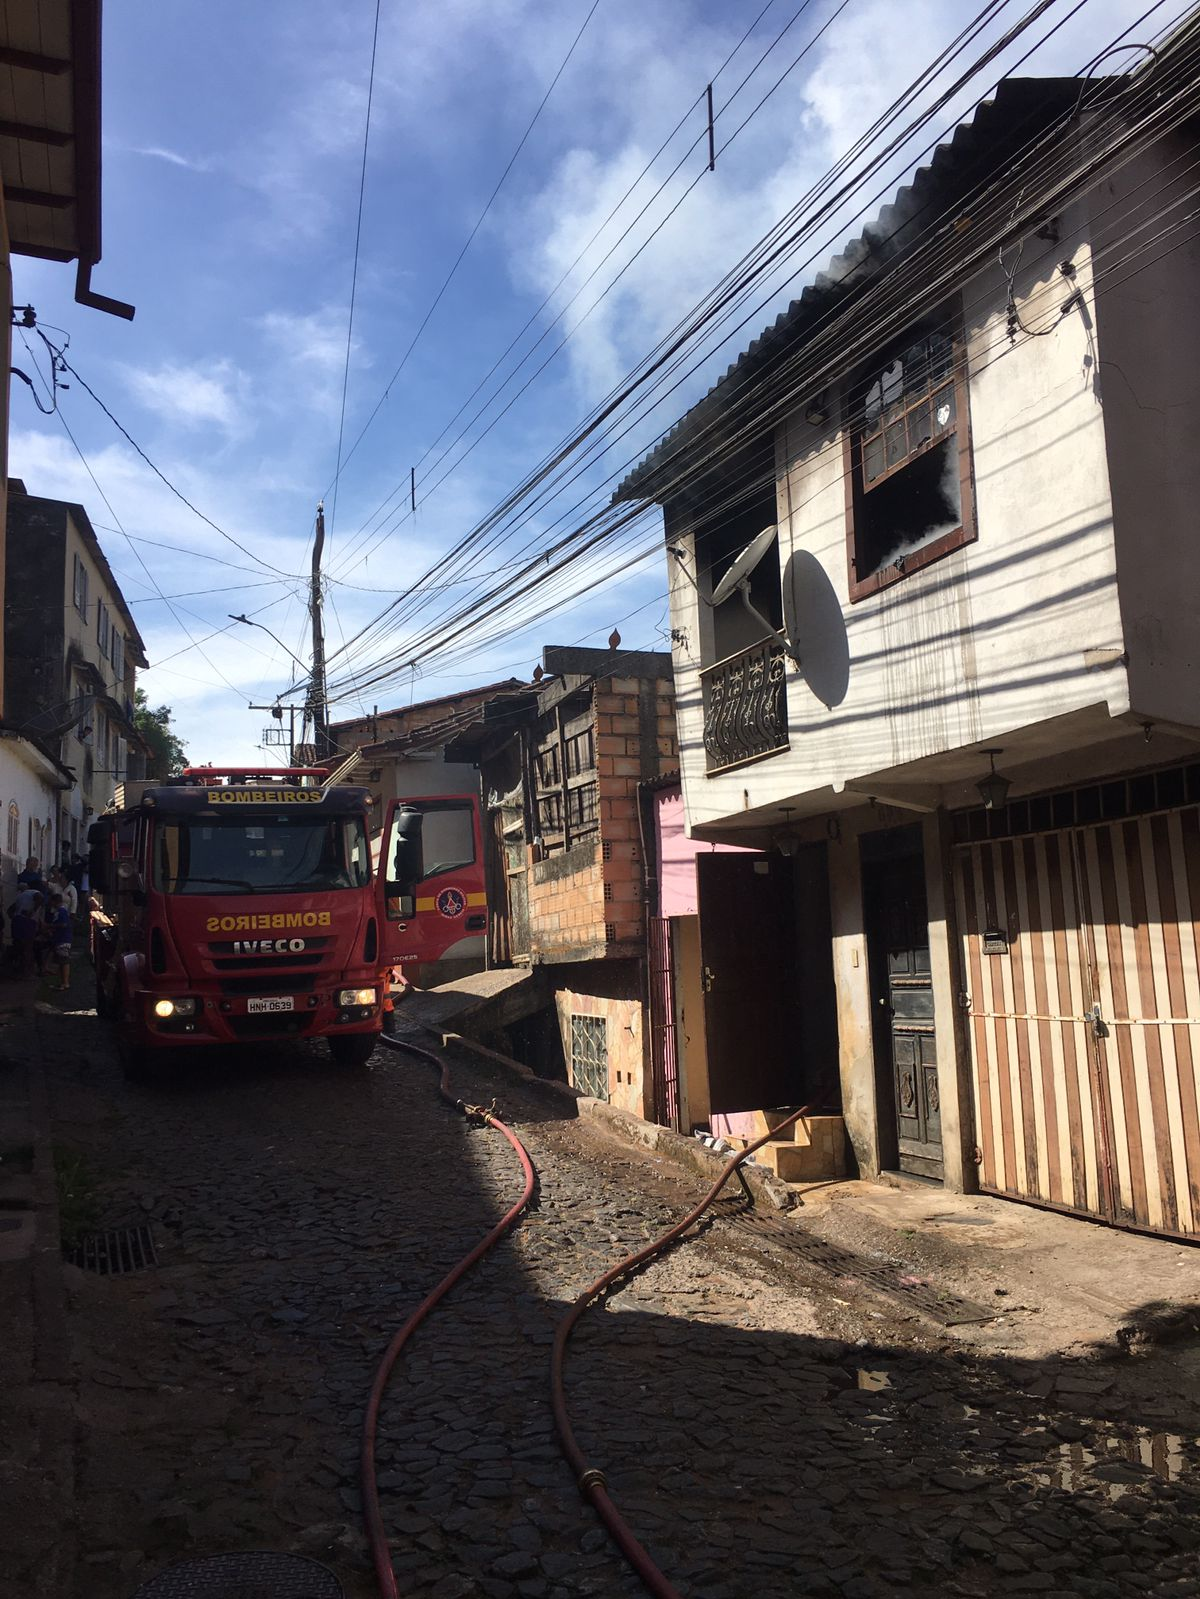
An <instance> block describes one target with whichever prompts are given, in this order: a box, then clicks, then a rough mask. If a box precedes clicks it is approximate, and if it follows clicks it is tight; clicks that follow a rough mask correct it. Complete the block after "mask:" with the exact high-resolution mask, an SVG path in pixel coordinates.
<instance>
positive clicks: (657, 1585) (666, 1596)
mask: <svg viewBox="0 0 1200 1599" xmlns="http://www.w3.org/2000/svg"><path fill="white" fill-rule="evenodd" d="M381 1042H382V1043H384V1044H387V1045H388V1046H389V1047H390V1048H392V1049H398V1050H404V1051H405V1052H406V1053H408V1054H411V1055H416V1056H417V1057H418V1059H420V1060H424V1061H427V1062H428V1063H429V1065H431V1066H433V1067H435V1068H436V1069H437V1070H438V1071H439V1073H440V1078H439V1082H438V1093H439V1094H440V1095H441V1097H442V1098H443V1099H444V1100H445V1101H446V1103H447V1104H448V1105H450V1106H452V1107H453V1108H454V1109H455V1110H457V1111H459V1112H461V1114H462V1115H464V1116H466V1117H468V1118H473V1119H474V1120H477V1121H479V1122H480V1123H482V1124H483V1125H485V1126H487V1127H494V1128H495V1129H496V1131H497V1132H500V1133H503V1134H504V1136H505V1138H507V1139H508V1141H509V1143H510V1144H511V1145H512V1147H513V1149H514V1150H515V1151H516V1155H517V1159H518V1160H519V1161H520V1162H521V1169H522V1171H523V1173H524V1177H525V1182H524V1186H523V1188H522V1191H521V1197H520V1198H519V1199H518V1200H517V1202H516V1203H515V1204H514V1205H512V1206H511V1207H510V1208H509V1209H508V1210H507V1211H506V1212H505V1213H504V1215H503V1216H502V1217H501V1219H500V1220H499V1221H498V1222H497V1223H496V1225H495V1226H494V1227H493V1228H492V1230H491V1231H490V1232H489V1233H488V1234H487V1236H486V1237H485V1238H483V1239H481V1240H480V1242H479V1243H478V1244H476V1246H475V1248H474V1249H472V1250H471V1252H470V1254H468V1255H465V1256H464V1257H463V1259H462V1260H460V1261H459V1263H458V1265H457V1266H455V1267H454V1269H453V1270H452V1271H450V1272H448V1273H447V1274H446V1276H445V1277H443V1278H442V1280H441V1282H440V1283H439V1284H438V1285H437V1287H436V1288H435V1289H433V1291H432V1292H431V1293H429V1294H427V1295H426V1297H425V1298H424V1299H423V1300H422V1301H421V1303H420V1304H419V1305H418V1306H417V1308H416V1310H415V1311H413V1313H412V1315H411V1316H410V1317H409V1318H408V1320H407V1321H406V1322H405V1323H404V1325H403V1327H401V1329H400V1331H399V1332H398V1333H397V1334H396V1336H395V1337H394V1338H393V1339H392V1341H391V1343H390V1344H389V1345H388V1346H387V1349H386V1350H385V1351H384V1354H383V1358H382V1360H381V1361H380V1362H379V1366H378V1368H377V1370H376V1372H375V1380H374V1382H373V1384H372V1385H371V1395H370V1398H369V1399H368V1401H367V1410H366V1415H365V1416H364V1417H363V1432H362V1451H361V1455H360V1463H361V1480H362V1500H363V1521H364V1523H365V1525H366V1531H367V1539H368V1542H369V1543H370V1546H371V1558H372V1560H373V1561H374V1563H375V1574H376V1577H377V1579H378V1582H379V1591H380V1594H381V1595H382V1596H383V1599H400V1595H399V1590H398V1588H397V1586H396V1573H395V1571H394V1570H393V1567H392V1558H391V1551H390V1549H389V1547H388V1539H387V1532H386V1529H385V1528H384V1525H383V1514H382V1511H381V1508H380V1504H379V1486H378V1484H377V1482H376V1480H375V1434H376V1427H377V1424H378V1420H379V1409H380V1405H381V1404H382V1402H383V1396H384V1393H385V1392H386V1390H387V1385H388V1379H389V1378H390V1376H391V1373H392V1368H393V1367H394V1366H395V1364H396V1361H397V1360H398V1359H399V1357H400V1354H401V1352H402V1350H403V1349H404V1346H405V1345H406V1344H407V1342H408V1340H409V1339H410V1338H411V1337H412V1335H413V1333H414V1332H415V1331H416V1330H417V1328H418V1327H419V1326H420V1325H421V1323H422V1322H423V1321H424V1320H425V1318H426V1317H427V1316H428V1315H429V1313H430V1311H431V1310H432V1309H433V1308H434V1306H435V1305H437V1304H438V1303H439V1302H440V1301H441V1300H442V1299H444V1298H445V1296H446V1295H447V1294H448V1293H449V1292H450V1290H451V1288H453V1287H454V1285H455V1283H457V1282H458V1281H459V1279H460V1278H461V1277H463V1276H464V1275H465V1274H466V1273H467V1272H468V1271H470V1269H471V1267H472V1266H473V1265H474V1264H475V1263H476V1261H478V1260H480V1259H482V1257H483V1256H484V1255H486V1254H487V1252H488V1250H489V1249H491V1247H492V1246H493V1244H495V1243H497V1242H498V1241H499V1240H500V1239H501V1238H503V1236H504V1234H505V1233H506V1232H508V1230H509V1229H510V1228H511V1227H512V1226H513V1224H514V1223H515V1222H516V1220H517V1218H518V1216H520V1214H521V1212H522V1211H523V1210H524V1209H525V1206H526V1205H527V1204H528V1203H529V1201H530V1198H531V1197H532V1195H533V1187H534V1180H535V1179H534V1171H533V1162H532V1161H531V1160H530V1158H529V1152H528V1151H527V1150H526V1148H525V1146H524V1145H523V1144H522V1143H521V1140H520V1139H519V1138H518V1137H517V1135H516V1134H515V1133H514V1132H513V1131H512V1129H511V1128H510V1127H506V1126H505V1124H504V1123H503V1122H502V1121H500V1119H499V1118H498V1117H497V1116H495V1115H493V1114H492V1112H491V1111H489V1110H485V1109H484V1108H483V1107H482V1106H480V1105H468V1104H466V1103H465V1102H464V1101H463V1100H461V1099H458V1098H456V1097H455V1095H454V1094H453V1093H452V1092H451V1089H450V1068H449V1064H448V1063H447V1062H446V1061H444V1060H439V1059H438V1057H437V1056H436V1055H434V1054H433V1053H432V1052H431V1051H430V1050H427V1049H421V1048H420V1047H419V1046H418V1045H416V1044H409V1043H407V1042H402V1041H401V1040H400V1039H397V1038H389V1037H386V1036H384V1037H383V1038H382V1039H381ZM810 1109H811V1106H808V1105H805V1106H802V1107H801V1109H800V1110H798V1111H795V1112H793V1114H792V1115H791V1116H789V1117H788V1118H787V1119H786V1121H782V1122H780V1123H779V1125H778V1126H777V1127H774V1128H772V1130H771V1131H770V1132H769V1133H766V1134H765V1135H764V1136H763V1137H762V1138H759V1139H757V1140H756V1141H755V1142H754V1143H752V1144H750V1145H749V1146H748V1147H747V1148H746V1149H744V1150H742V1151H740V1152H739V1153H738V1154H736V1155H734V1156H733V1158H732V1159H731V1160H730V1161H729V1162H728V1164H727V1165H726V1167H725V1169H724V1171H722V1173H721V1175H720V1177H718V1179H717V1181H716V1182H715V1183H714V1184H713V1185H712V1187H711V1188H710V1189H709V1190H708V1193H707V1194H705V1196H704V1198H703V1199H702V1200H701V1201H700V1203H699V1204H698V1205H697V1206H696V1207H695V1208H694V1209H693V1210H690V1211H689V1212H688V1214H687V1215H686V1216H685V1217H684V1218H683V1220H682V1221H679V1222H676V1224H675V1226H674V1227H672V1228H670V1229H669V1230H668V1231H667V1232H665V1233H663V1234H662V1236H661V1237H660V1238H657V1239H655V1241H654V1242H653V1243H651V1244H647V1245H646V1246H645V1248H644V1249H639V1250H637V1251H635V1252H634V1253H633V1254H630V1255H626V1256H625V1258H624V1259H623V1260H621V1261H619V1262H618V1263H617V1264H616V1265H615V1266H613V1267H611V1268H610V1269H609V1270H608V1271H606V1272H605V1273H604V1275H603V1276H602V1277H598V1278H597V1279H596V1281H595V1282H594V1283H592V1284H591V1285H590V1286H589V1287H587V1288H585V1289H584V1290H583V1292H582V1293H581V1294H580V1295H579V1297H578V1298H577V1299H576V1300H575V1302H574V1303H573V1304H572V1306H571V1308H570V1310H568V1312H567V1314H566V1315H565V1316H564V1317H563V1319H562V1321H561V1322H559V1324H558V1327H557V1329H556V1330H555V1334H554V1350H553V1354H552V1355H551V1361H550V1382H551V1388H552V1391H553V1404H554V1423H555V1426H556V1427H557V1428H558V1436H559V1441H560V1443H561V1444H562V1449H563V1453H564V1454H565V1455H566V1457H567V1460H568V1462H569V1463H570V1465H571V1468H572V1470H573V1471H574V1473H575V1480H576V1482H577V1483H578V1486H579V1491H580V1493H581V1494H582V1495H583V1497H584V1498H585V1499H586V1500H587V1501H588V1502H589V1503H590V1504H591V1505H592V1506H593V1508H594V1509H595V1511H596V1513H597V1514H598V1515H599V1517H600V1519H601V1521H603V1523H604V1525H605V1527H606V1528H607V1529H608V1532H609V1535H610V1536H611V1537H612V1539H613V1541H614V1543H615V1544H616V1545H617V1547H618V1548H619V1549H620V1551H621V1553H622V1554H623V1555H624V1556H625V1558H626V1560H628V1561H629V1564H630V1565H631V1566H632V1567H633V1569H634V1570H635V1571H636V1572H637V1574H638V1576H639V1577H640V1578H641V1579H642V1581H643V1582H644V1583H645V1585H646V1587H647V1589H648V1590H649V1591H650V1592H651V1593H652V1594H655V1595H656V1596H658V1599H680V1595H679V1592H678V1590H677V1589H676V1588H674V1587H673V1586H672V1585H671V1583H670V1582H669V1581H668V1580H667V1578H666V1576H665V1575H664V1574H663V1572H661V1571H660V1570H659V1568H658V1567H657V1566H656V1565H655V1563H654V1561H653V1560H651V1558H650V1556H649V1555H648V1554H647V1553H646V1551H645V1549H643V1547H642V1545H641V1544H640V1543H639V1542H638V1540H637V1538H636V1537H635V1536H634V1534H633V1530H632V1529H631V1528H630V1526H629V1525H628V1523H627V1522H626V1521H625V1519H624V1517H623V1516H622V1515H621V1513H620V1511H619V1510H618V1509H617V1507H616V1505H614V1504H613V1502H612V1500H611V1499H610V1498H609V1495H608V1488H607V1485H606V1483H605V1480H604V1473H603V1472H602V1471H600V1470H599V1469H598V1468H597V1467H595V1466H590V1465H589V1464H588V1462H587V1457H586V1456H585V1455H584V1453H583V1451H582V1450H581V1449H580V1447H579V1445H578V1444H577V1443H576V1441H575V1434H574V1432H573V1431H572V1429H571V1423H570V1419H569V1418H568V1416H567V1398H566V1391H565V1389H564V1386H563V1366H564V1363H565V1359H566V1349H567V1341H568V1339H569V1338H570V1336H571V1334H572V1332H573V1331H574V1329H575V1326H576V1323H577V1322H578V1321H579V1318H580V1317H581V1316H582V1315H583V1313H584V1311H585V1310H586V1309H587V1308H588V1306H589V1305H591V1304H592V1303H594V1301H595V1300H596V1299H597V1298H598V1297H599V1296H600V1295H601V1294H602V1293H603V1292H604V1291H605V1289H607V1288H609V1287H611V1285H612V1284H613V1283H614V1282H615V1281H616V1280H617V1279H618V1278H619V1277H622V1276H624V1275H625V1274H626V1273H627V1272H630V1271H632V1270H634V1269H635V1268H636V1267H637V1266H640V1265H641V1264H642V1263H643V1262H644V1261H647V1260H650V1259H651V1258H652V1257H653V1256H654V1255H657V1254H659V1253H660V1251H662V1250H664V1249H666V1248H667V1246H668V1245H669V1244H672V1243H673V1242H674V1241H675V1239H677V1238H678V1237H680V1236H681V1234H683V1233H685V1232H686V1231H687V1229H688V1228H689V1227H691V1226H692V1225H693V1224H694V1223H695V1222H697V1221H699V1219H700V1217H701V1216H703V1214H704V1212H705V1211H706V1210H707V1209H708V1207H709V1206H710V1205H711V1204H712V1203H713V1201H714V1200H715V1199H716V1197H717V1195H718V1194H719V1193H720V1192H721V1190H722V1188H724V1186H725V1184H726V1183H727V1182H728V1181H729V1179H730V1177H732V1176H733V1174H734V1172H735V1171H736V1170H737V1168H738V1167H739V1166H740V1165H741V1163H742V1162H743V1161H744V1160H746V1159H747V1157H748V1156H750V1155H752V1154H753V1153H754V1151H755V1150H756V1149H759V1148H761V1146H762V1145H763V1144H765V1143H766V1142H767V1141H768V1140H769V1139H771V1138H777V1137H778V1136H779V1134H780V1133H781V1132H783V1131H784V1129H785V1128H788V1127H790V1126H791V1125H792V1123H793V1122H795V1121H798V1120H799V1119H800V1117H801V1116H804V1115H806V1114H807V1113H808V1111H809V1110H810Z"/></svg>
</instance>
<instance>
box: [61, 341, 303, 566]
mask: <svg viewBox="0 0 1200 1599" xmlns="http://www.w3.org/2000/svg"><path fill="white" fill-rule="evenodd" d="M36 331H37V333H38V335H39V337H40V338H41V339H42V341H43V343H44V344H45V345H46V348H47V349H48V350H50V352H51V353H52V354H53V355H54V356H55V358H56V359H57V361H58V364H59V368H60V370H62V371H64V372H69V373H70V374H71V376H72V377H73V378H74V379H75V381H76V383H78V384H79V386H80V387H81V388H82V389H83V390H84V392H85V393H86V394H89V395H91V397H92V399H93V400H95V402H96V404H97V405H98V406H99V407H100V409H101V410H102V411H103V412H104V414H105V416H106V417H107V418H108V420H109V421H110V422H111V423H112V425H113V426H114V427H115V428H116V430H117V432H118V433H120V434H121V436H122V438H124V439H125V440H126V442H127V443H128V444H129V445H130V446H131V447H132V449H134V450H135V451H136V452H137V454H138V455H139V456H141V458H142V460H143V461H144V462H145V463H146V465H147V466H148V467H149V468H150V470H151V471H152V472H153V473H154V475H155V477H157V478H158V479H159V480H160V481H161V482H162V483H164V484H165V485H166V487H167V488H168V489H170V491H171V493H172V494H173V495H174V496H175V498H176V499H177V500H180V501H182V503H183V504H184V505H186V506H187V508H188V510H189V511H191V512H192V513H193V514H194V515H195V516H198V517H199V518H200V520H201V521H202V522H204V523H206V524H207V525H208V526H209V527H211V528H212V530H213V531H214V533H219V534H220V536H221V537H222V538H223V539H225V540H226V541H227V542H228V543H230V544H232V545H233V547H234V549H236V550H240V551H241V552H242V554H243V555H248V556H249V557H250V559H251V560H252V561H257V562H258V565H259V566H260V567H265V568H266V570H267V571H268V572H274V573H275V574H276V575H277V576H279V577H284V578H288V579H289V581H291V580H292V579H293V578H294V574H293V573H290V572H284V571H282V570H281V569H280V568H279V567H277V566H272V565H271V563H270V561H264V560H263V559H262V557H261V556H258V555H255V553H254V551H253V550H250V549H247V547H246V546H245V545H244V544H242V543H240V542H239V540H237V539H235V538H234V536H233V534H232V533H227V532H226V531H225V529H224V528H223V527H221V526H219V525H218V524H217V523H216V522H214V521H213V519H212V517H211V516H206V515H205V514H204V512H203V511H201V510H199V509H198V508H197V507H196V506H195V505H193V504H192V502H191V500H189V499H188V497H187V495H186V494H184V493H183V491H182V490H181V489H178V488H176V486H175V484H174V483H172V482H171V480H170V478H169V477H168V476H167V475H166V473H165V472H163V471H162V470H161V468H159V467H158V466H156V465H155V464H154V462H153V461H152V460H151V459H150V457H149V456H148V455H147V454H146V452H145V450H143V449H142V447H141V445H140V444H139V443H138V442H137V440H136V439H135V438H134V437H133V435H132V434H131V433H130V432H129V430H128V428H126V427H125V425H124V424H123V423H121V422H119V421H118V420H117V418H116V417H115V416H114V415H113V413H112V412H111V411H110V410H109V408H108V406H107V405H105V403H104V401H103V400H102V399H101V398H100V396H99V395H98V394H97V393H96V391H95V389H93V388H92V387H91V385H90V384H89V383H88V382H87V380H86V379H85V378H82V377H80V375H79V373H78V372H77V371H76V369H75V368H74V367H73V366H72V365H71V363H70V362H69V361H68V360H67V358H66V355H65V354H64V353H63V351H62V350H61V349H59V348H57V347H56V346H55V345H54V344H53V343H52V342H51V341H50V340H49V339H48V338H47V337H46V335H45V334H44V333H43V332H42V330H41V329H40V328H38V329H37V330H36ZM72 443H74V439H72ZM93 481H94V480H93ZM104 503H105V504H106V505H107V504H108V501H107V500H105V502H104ZM109 509H110V510H111V509H112V508H111V506H110V507H109ZM113 520H114V521H116V520H117V518H116V513H115V512H114V513H113ZM120 531H121V532H122V533H124V531H125V530H124V528H121V529H120Z"/></svg>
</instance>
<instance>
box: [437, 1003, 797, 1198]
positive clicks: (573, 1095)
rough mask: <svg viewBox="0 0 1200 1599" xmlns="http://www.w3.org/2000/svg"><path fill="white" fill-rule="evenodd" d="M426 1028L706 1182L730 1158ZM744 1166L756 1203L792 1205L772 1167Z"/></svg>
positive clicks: (492, 1051) (790, 1194) (468, 1040)
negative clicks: (566, 1103)
mask: <svg viewBox="0 0 1200 1599" xmlns="http://www.w3.org/2000/svg"><path fill="white" fill-rule="evenodd" d="M427 1031H431V1032H436V1036H437V1037H438V1038H439V1039H440V1040H441V1043H442V1048H443V1049H446V1048H448V1047H449V1046H450V1045H451V1044H454V1045H456V1046H457V1047H458V1048H460V1049H465V1050H468V1051H470V1053H471V1054H473V1055H479V1056H481V1057H482V1058H483V1059H485V1060H488V1061H491V1062H493V1063H495V1064H496V1065H498V1066H503V1067H504V1068H505V1070H507V1071H510V1072H513V1073H515V1075H516V1076H518V1077H520V1078H521V1079H522V1081H523V1082H525V1083H527V1084H528V1085H529V1086H531V1087H536V1088H539V1089H544V1090H546V1091H547V1092H548V1093H550V1094H551V1095H554V1096H556V1097H558V1098H559V1099H562V1100H565V1101H567V1102H569V1104H570V1105H571V1106H573V1107H574V1109H575V1113H576V1115H578V1116H582V1117H586V1118H587V1119H588V1120H589V1121H593V1122H597V1123H598V1124H599V1125H600V1126H601V1127H602V1128H603V1130H604V1131H605V1132H607V1133H608V1134H609V1135H610V1136H611V1137H613V1138H619V1139H620V1140H621V1141H622V1142H623V1143H626V1144H634V1145H637V1146H639V1147H640V1148H642V1149H651V1150H653V1151H654V1152H655V1153H656V1154H658V1155H662V1156H664V1157H665V1158H666V1159H667V1160H670V1161H673V1162H674V1163H675V1165H677V1166H683V1167H686V1168H687V1169H688V1170H689V1171H694V1172H696V1173H697V1174H698V1175H699V1176H701V1177H703V1178H705V1179H707V1180H708V1181H709V1182H715V1181H716V1180H717V1178H718V1177H719V1176H720V1175H721V1173H722V1172H723V1171H724V1169H725V1166H726V1164H727V1163H728V1158H729V1157H728V1156H727V1155H718V1154H716V1153H715V1151H713V1150H711V1149H709V1148H708V1147H707V1145H705V1144H702V1143H701V1142H700V1141H699V1139H697V1138H687V1137H685V1136H684V1134H683V1133H677V1132H676V1131H675V1129H674V1128H673V1127H660V1126H658V1124H657V1123H656V1122H648V1121H645V1120H644V1119H643V1118H642V1117H641V1116H635V1115H634V1114H633V1113H632V1111H627V1110H619V1109H618V1108H617V1107H616V1106H615V1105H610V1104H609V1103H608V1102H607V1101H606V1100H603V1099H591V1098H589V1097H588V1096H587V1095H586V1094H581V1093H579V1092H578V1090H577V1089H574V1088H572V1087H571V1086H570V1085H569V1084H568V1083H558V1082H554V1081H552V1080H551V1079H549V1078H546V1077H539V1076H538V1075H537V1073H536V1072H533V1071H531V1070H530V1069H529V1067H528V1066H525V1065H523V1064H522V1063H521V1062H520V1061H519V1060H513V1058H512V1057H511V1056H510V1055H502V1054H500V1052H499V1051H498V1050H495V1049H489V1048H488V1047H487V1045H485V1044H477V1043H476V1042H475V1040H474V1039H472V1038H464V1037H463V1035H462V1034H461V1033H443V1032H440V1031H437V1030H436V1029H432V1028H431V1029H427ZM565 1108H566V1106H565V1105H564V1109H565ZM742 1172H743V1175H744V1176H745V1178H746V1182H747V1184H748V1185H749V1188H750V1191H751V1193H752V1194H753V1195H754V1200H755V1203H756V1204H763V1205H767V1206H769V1207H770V1208H771V1209H772V1210H791V1209H792V1207H793V1206H794V1205H796V1204H798V1203H799V1201H798V1199H797V1196H796V1195H795V1194H794V1193H793V1192H792V1191H791V1189H790V1188H789V1187H788V1186H787V1184H786V1183H783V1182H780V1180H779V1178H778V1177H776V1176H775V1174H774V1173H773V1172H769V1171H767V1170H765V1168H763V1167H762V1166H756V1165H754V1164H753V1163H752V1162H751V1163H747V1164H745V1165H743V1167H742Z"/></svg>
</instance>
